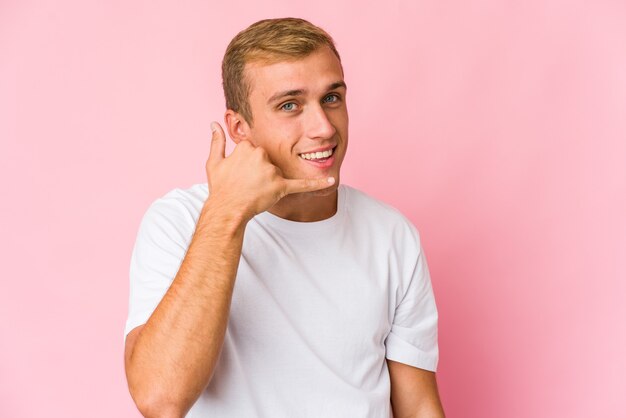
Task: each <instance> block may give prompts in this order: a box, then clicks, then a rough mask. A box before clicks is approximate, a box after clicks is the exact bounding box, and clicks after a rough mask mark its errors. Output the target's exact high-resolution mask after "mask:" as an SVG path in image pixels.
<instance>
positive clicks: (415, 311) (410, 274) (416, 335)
mask: <svg viewBox="0 0 626 418" xmlns="http://www.w3.org/2000/svg"><path fill="white" fill-rule="evenodd" d="M403 230H404V232H405V233H404V234H402V235H403V238H401V239H400V240H398V241H396V243H397V244H399V246H396V248H397V252H399V254H398V264H399V265H400V268H399V274H400V275H401V276H402V277H400V280H399V282H400V283H401V286H400V288H401V289H402V290H403V293H400V298H399V300H398V302H397V304H396V309H395V315H394V318H393V323H392V326H391V331H390V332H389V335H388V336H387V339H386V340H385V347H386V357H387V358H388V359H389V360H394V361H398V362H401V363H405V364H408V365H411V366H414V367H418V368H420V369H425V370H430V371H433V372H434V371H436V369H437V363H438V360H439V348H438V342H437V321H438V314H437V306H436V304H435V297H434V294H433V289H432V285H431V281H430V273H429V271H428V265H427V263H426V257H425V255H424V251H423V249H422V247H421V245H420V239H419V234H418V232H417V230H416V229H415V227H413V225H412V224H410V223H409V225H406V227H405V228H403Z"/></svg>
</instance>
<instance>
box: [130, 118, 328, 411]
mask: <svg viewBox="0 0 626 418" xmlns="http://www.w3.org/2000/svg"><path fill="white" fill-rule="evenodd" d="M212 128H213V139H212V141H211V152H210V155H209V159H208V161H207V165H206V170H207V179H208V186H209V198H208V199H207V200H206V202H205V204H204V206H203V208H202V211H201V214H200V216H199V218H198V222H197V224H196V230H195V232H194V235H193V237H192V239H191V242H190V244H189V248H188V249H187V253H186V254H185V257H184V258H183V261H182V262H181V265H180V267H179V270H178V272H177V274H176V277H175V278H174V280H173V281H172V284H171V285H170V287H169V288H168V290H167V292H166V293H165V295H164V296H163V298H162V299H161V301H160V302H159V304H158V305H157V307H156V308H155V310H154V312H153V313H152V315H151V316H150V318H149V319H148V320H147V322H146V323H145V324H144V325H142V326H139V327H137V328H135V329H133V330H132V331H131V332H130V333H128V335H127V337H126V349H125V354H124V357H125V367H126V377H127V380H128V387H129V390H130V393H131V395H132V397H133V399H134V401H135V403H136V404H137V407H138V408H139V410H140V411H141V413H142V414H143V415H144V416H146V417H182V416H184V415H185V414H186V413H187V412H188V411H189V409H190V408H191V406H192V405H193V404H194V403H195V401H196V400H197V399H198V397H199V396H200V394H201V392H202V391H203V390H204V389H205V388H206V386H207V385H208V383H209V381H210V379H211V376H212V375H213V371H214V369H215V364H216V362H217V359H218V357H219V353H220V351H221V348H222V343H223V341H224V335H225V333H226V326H227V324H228V316H229V312H230V303H231V299H232V292H233V288H234V283H235V277H236V275H237V267H238V266H239V259H240V257H241V249H242V245H243V237H244V231H245V226H246V224H247V222H248V221H249V220H250V219H252V218H253V217H254V216H255V215H256V214H258V213H261V212H263V211H265V210H267V209H268V208H270V207H271V206H273V205H274V204H275V203H277V202H278V201H279V200H280V199H282V198H283V197H284V196H286V195H288V194H291V193H302V192H310V191H315V190H322V189H324V188H327V187H329V186H331V185H332V184H333V183H334V179H332V181H329V179H326V178H322V179H285V178H283V177H282V173H281V172H280V170H279V169H278V168H277V167H276V166H274V165H272V164H271V162H270V160H269V158H268V155H267V153H266V152H265V151H264V150H263V149H262V148H260V147H255V146H254V145H252V144H251V143H250V142H248V141H241V142H240V143H239V144H237V146H236V147H235V149H234V151H233V152H232V154H231V155H229V156H228V158H226V156H225V149H226V137H225V135H224V132H223V130H222V128H221V127H220V126H219V125H218V124H214V125H212Z"/></svg>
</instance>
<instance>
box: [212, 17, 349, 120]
mask: <svg viewBox="0 0 626 418" xmlns="http://www.w3.org/2000/svg"><path fill="white" fill-rule="evenodd" d="M322 46H328V47H329V48H330V49H331V50H332V52H333V53H334V54H335V55H336V56H337V58H338V59H339V63H340V65H341V57H340V56H339V53H338V52H337V49H336V48H335V42H334V41H333V39H332V38H331V36H330V35H329V34H328V33H326V32H325V31H324V30H323V29H321V28H319V27H317V26H315V25H313V24H312V23H310V22H308V21H306V20H304V19H299V18H294V17H287V18H279V19H264V20H260V21H258V22H256V23H253V24H252V25H250V26H249V27H248V28H247V29H244V30H243V31H241V32H239V33H238V34H237V35H236V36H235V37H234V38H233V40H232V41H230V43H229V44H228V47H227V48H226V53H225V54H224V59H223V60H222V86H223V88H224V98H225V99H226V108H227V109H232V110H234V111H235V112H237V113H239V114H241V115H242V116H243V118H244V119H245V120H246V122H248V124H250V126H252V111H251V109H250V104H249V102H248V96H249V94H250V81H249V80H246V77H245V74H244V70H245V67H246V64H248V63H251V62H261V63H264V64H273V63H276V62H279V61H290V60H296V59H299V58H304V57H305V56H307V55H309V54H310V53H312V52H313V51H315V50H317V49H318V48H320V47H322ZM342 72H343V68H342Z"/></svg>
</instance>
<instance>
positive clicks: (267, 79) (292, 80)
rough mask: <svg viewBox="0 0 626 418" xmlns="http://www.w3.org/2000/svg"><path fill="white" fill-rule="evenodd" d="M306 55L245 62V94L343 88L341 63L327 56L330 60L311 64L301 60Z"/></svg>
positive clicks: (272, 93)
mask: <svg viewBox="0 0 626 418" xmlns="http://www.w3.org/2000/svg"><path fill="white" fill-rule="evenodd" d="M310 55H311V54H310ZM310 55H307V56H306V57H302V58H296V59H294V58H285V59H280V60H278V59H276V60H272V61H271V62H268V61H263V60H254V61H252V62H248V63H246V66H245V68H244V77H246V81H247V84H248V87H249V94H251V95H252V94H253V93H254V94H255V95H260V96H262V97H264V98H270V97H272V96H275V95H277V94H280V93H282V92H287V91H298V92H299V93H300V94H303V93H308V92H310V91H313V90H332V89H336V88H340V87H344V88H345V87H346V84H345V82H344V80H343V70H342V68H341V64H340V63H339V60H338V59H336V57H334V55H333V57H334V58H335V59H336V62H332V61H334V60H332V58H331V60H330V62H326V61H328V60H325V61H322V62H317V63H316V65H313V66H311V65H309V64H311V62H309V61H307V62H305V61H306V58H308V57H310ZM312 67H315V69H314V68H312ZM318 67H321V68H318Z"/></svg>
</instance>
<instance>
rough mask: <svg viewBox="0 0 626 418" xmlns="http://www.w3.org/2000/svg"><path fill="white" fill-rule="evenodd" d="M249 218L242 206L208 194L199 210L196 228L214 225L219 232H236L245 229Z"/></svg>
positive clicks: (202, 228)
mask: <svg viewBox="0 0 626 418" xmlns="http://www.w3.org/2000/svg"><path fill="white" fill-rule="evenodd" d="M249 220H250V217H249V216H247V214H246V211H245V210H243V208H241V207H238V206H236V205H232V204H229V202H227V201H225V200H222V199H219V198H218V197H212V196H209V198H208V199H207V200H206V202H204V206H203V207H202V211H201V212H200V217H199V218H198V224H197V226H196V230H204V229H207V228H210V227H211V226H216V227H219V229H220V231H221V232H225V233H232V234H236V233H237V232H243V230H245V227H246V225H247V223H248V221H249Z"/></svg>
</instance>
